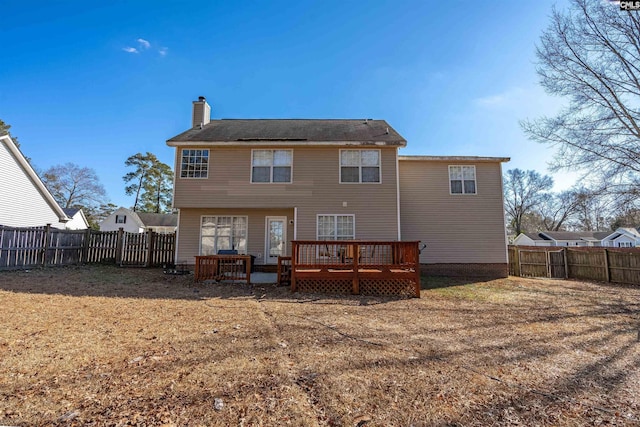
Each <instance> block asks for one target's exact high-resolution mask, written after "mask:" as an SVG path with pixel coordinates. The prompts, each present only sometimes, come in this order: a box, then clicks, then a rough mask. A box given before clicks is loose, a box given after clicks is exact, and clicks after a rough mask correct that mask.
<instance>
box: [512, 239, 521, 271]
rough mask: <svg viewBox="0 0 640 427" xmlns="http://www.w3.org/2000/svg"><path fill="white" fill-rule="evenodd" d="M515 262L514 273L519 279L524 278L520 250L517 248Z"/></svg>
mask: <svg viewBox="0 0 640 427" xmlns="http://www.w3.org/2000/svg"><path fill="white" fill-rule="evenodd" d="M515 249H516V250H515V258H516V259H515V262H514V269H513V270H514V273H515V275H516V276H518V277H522V268H521V267H520V248H519V247H517V246H516V247H515Z"/></svg>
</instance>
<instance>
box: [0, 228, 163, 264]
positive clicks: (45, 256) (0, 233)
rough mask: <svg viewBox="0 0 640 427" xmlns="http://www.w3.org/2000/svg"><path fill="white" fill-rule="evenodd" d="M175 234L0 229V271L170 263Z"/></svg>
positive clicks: (53, 229)
mask: <svg viewBox="0 0 640 427" xmlns="http://www.w3.org/2000/svg"><path fill="white" fill-rule="evenodd" d="M175 238H176V234H175V233H155V232H147V233H124V232H123V230H122V229H120V230H119V231H96V230H58V229H55V228H51V227H29V228H27V227H25V228H20V227H6V226H0V270H3V269H5V270H6V269H19V268H27V267H36V266H45V265H46V266H56V265H73V264H80V263H84V264H91V263H111V264H120V265H136V266H140V265H143V266H159V265H163V264H172V263H173V260H174V258H175Z"/></svg>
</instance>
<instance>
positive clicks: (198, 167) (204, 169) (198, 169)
mask: <svg viewBox="0 0 640 427" xmlns="http://www.w3.org/2000/svg"><path fill="white" fill-rule="evenodd" d="M208 174H209V150H187V149H184V150H182V160H181V161H180V178H207V176H208Z"/></svg>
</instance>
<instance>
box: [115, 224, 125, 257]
mask: <svg viewBox="0 0 640 427" xmlns="http://www.w3.org/2000/svg"><path fill="white" fill-rule="evenodd" d="M123 237H124V228H122V227H120V228H118V240H117V241H116V265H120V264H121V263H122V250H123V248H124V245H123V241H122V239H123Z"/></svg>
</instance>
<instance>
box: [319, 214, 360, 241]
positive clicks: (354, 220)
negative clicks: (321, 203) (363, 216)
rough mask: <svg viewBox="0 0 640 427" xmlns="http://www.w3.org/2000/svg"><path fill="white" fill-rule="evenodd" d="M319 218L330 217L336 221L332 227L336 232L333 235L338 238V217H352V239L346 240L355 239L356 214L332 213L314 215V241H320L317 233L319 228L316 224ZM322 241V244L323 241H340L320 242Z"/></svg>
mask: <svg viewBox="0 0 640 427" xmlns="http://www.w3.org/2000/svg"><path fill="white" fill-rule="evenodd" d="M321 216H332V217H334V219H336V221H335V225H334V227H335V228H334V231H335V232H336V233H335V236H336V237H338V228H337V227H338V221H337V217H339V216H350V217H352V218H353V238H351V239H347V240H355V238H356V214H333V213H325V214H316V240H321V239H320V233H319V232H320V227H319V223H318V220H319V219H320V217H321ZM322 241H323V242H324V241H327V242H339V241H340V240H338V239H334V240H326V239H325V240H322Z"/></svg>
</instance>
